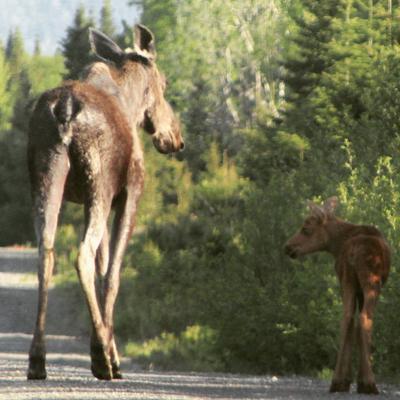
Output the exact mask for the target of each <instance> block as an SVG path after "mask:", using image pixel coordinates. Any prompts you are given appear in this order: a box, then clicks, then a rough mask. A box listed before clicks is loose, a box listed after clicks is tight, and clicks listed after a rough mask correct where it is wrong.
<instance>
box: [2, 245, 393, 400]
mask: <svg viewBox="0 0 400 400" xmlns="http://www.w3.org/2000/svg"><path fill="white" fill-rule="evenodd" d="M36 290H37V282H36V253H35V251H32V250H16V249H0V305H1V313H0V400H3V399H4V400H25V399H29V400H40V399H74V400H100V399H104V400H105V399H119V400H125V399H127V400H128V399H143V400H153V399H154V400H164V399H169V400H186V399H188V400H189V399H190V400H197V399H215V400H224V399H236V400H246V399H266V400H267V399H268V400H272V399H276V400H281V399H282V400H283V399H299V400H310V399H311V400H324V399H329V400H336V399H340V400H347V399H349V400H350V399H357V400H364V399H371V397H369V396H361V395H357V394H355V393H351V394H344V395H343V394H342V395H340V394H333V395H330V394H328V393H327V390H328V386H329V383H328V382H326V381H320V380H314V379H309V378H305V377H285V378H282V377H273V376H246V375H229V374H199V373H193V374H191V373H175V372H169V373H164V372H163V373H159V372H147V371H142V370H140V369H139V368H138V366H137V365H135V364H134V363H132V362H131V361H129V360H124V361H123V372H124V379H123V380H120V381H112V382H102V381H98V380H96V379H95V378H93V377H92V375H91V373H90V361H89V357H88V346H89V345H88V338H87V335H86V331H87V327H83V326H79V324H80V322H79V321H78V322H77V321H75V320H74V317H73V315H74V313H72V312H71V307H72V306H73V307H77V304H78V306H83V304H82V305H79V304H80V303H79V302H78V303H77V302H76V301H75V302H72V303H73V304H71V301H68V293H65V291H64V292H59V290H58V289H56V288H52V289H51V293H50V300H49V301H50V304H49V315H48V329H47V333H48V335H47V351H48V356H47V372H48V378H47V380H45V381H27V380H26V377H25V374H26V369H27V358H28V350H29V345H30V340H31V333H32V330H33V325H34V318H35V313H36V298H37V293H36ZM379 387H380V389H381V395H380V396H379V397H378V398H382V399H399V400H400V386H392V385H379ZM353 390H354V388H353ZM374 398H376V397H374Z"/></svg>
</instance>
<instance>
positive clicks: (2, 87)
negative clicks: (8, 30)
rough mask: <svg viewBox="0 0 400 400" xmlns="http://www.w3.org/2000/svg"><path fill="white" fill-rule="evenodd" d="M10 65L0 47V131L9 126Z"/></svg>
mask: <svg viewBox="0 0 400 400" xmlns="http://www.w3.org/2000/svg"><path fill="white" fill-rule="evenodd" d="M10 75H11V74H10V67H9V65H8V63H7V62H6V58H5V54H4V50H3V49H0V131H4V130H6V129H8V128H9V127H10V118H11V114H12V107H13V106H12V101H11V93H10V91H9V90H8V84H9V79H10Z"/></svg>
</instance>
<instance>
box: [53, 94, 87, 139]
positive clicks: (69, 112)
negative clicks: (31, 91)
mask: <svg viewBox="0 0 400 400" xmlns="http://www.w3.org/2000/svg"><path fill="white" fill-rule="evenodd" d="M81 109H82V105H81V103H80V102H79V100H77V99H76V98H75V97H74V95H73V94H72V93H71V91H70V90H68V88H64V89H63V90H62V92H61V93H60V95H59V97H58V99H57V101H56V102H55V103H54V104H53V106H52V114H53V116H54V119H55V121H56V123H57V126H58V132H59V134H60V137H61V140H62V141H63V143H64V144H65V145H69V143H70V142H71V139H72V127H71V121H72V120H73V119H74V118H75V117H76V116H77V115H78V114H79V112H80V111H81Z"/></svg>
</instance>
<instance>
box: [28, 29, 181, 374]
mask: <svg viewBox="0 0 400 400" xmlns="http://www.w3.org/2000/svg"><path fill="white" fill-rule="evenodd" d="M89 36H90V42H91V45H92V49H93V51H94V52H95V54H96V55H97V56H98V57H99V58H100V59H101V60H102V61H101V62H96V63H94V64H92V65H91V66H89V67H88V69H87V70H86V72H85V74H84V77H83V79H82V80H80V81H69V82H66V83H64V84H63V85H62V86H60V87H58V88H56V89H53V90H49V91H47V92H45V93H44V94H43V95H42V96H41V97H40V98H39V100H38V101H37V103H36V106H35V109H34V111H33V114H32V117H31V120H30V127H29V141H28V167H29V174H30V182H31V192H32V199H33V209H34V224H35V230H36V236H37V242H38V249H39V271H38V276H39V301H38V313H37V320H36V326H35V332H34V336H33V340H32V344H31V348H30V352H29V369H28V378H29V379H45V378H46V368H45V361H46V349H45V338H44V331H45V319H46V309H47V298H48V285H49V280H50V278H51V276H52V272H53V266H54V237H55V234H56V229H57V221H58V214H59V210H60V207H61V203H62V200H63V199H65V200H67V201H73V202H77V203H81V204H83V205H84V214H85V229H84V235H83V239H82V242H81V244H80V247H79V255H78V260H77V264H76V269H77V272H78V275H79V279H80V282H81V286H82V289H83V291H84V294H85V298H86V302H87V305H88V308H89V314H90V318H91V323H92V335H91V343H90V355H91V369H92V373H93V375H94V376H95V377H97V378H98V379H107V380H108V379H112V378H121V373H120V368H119V359H118V352H117V348H116V345H115V340H114V333H113V310H114V304H115V300H116V296H117V292H118V288H119V272H120V266H121V261H122V258H123V255H124V251H125V248H126V246H127V243H128V241H129V238H130V236H131V233H132V231H133V228H134V224H135V215H136V211H137V205H138V201H139V197H140V195H141V193H142V188H143V180H144V167H143V152H142V148H141V144H140V141H139V136H138V127H139V126H142V127H143V128H144V129H145V130H146V131H147V132H148V133H150V134H151V135H152V137H153V143H154V145H155V147H156V148H157V149H158V150H159V151H160V152H161V153H170V152H175V151H178V150H180V149H182V148H183V140H182V137H181V131H180V125H179V121H178V119H177V117H176V116H175V115H174V113H173V111H172V109H171V106H170V105H169V104H168V103H167V101H166V100H165V98H164V91H165V86H166V84H165V78H164V77H163V75H162V74H161V73H160V72H159V71H158V69H157V66H156V64H155V56H156V53H155V47H154V37H153V34H152V33H151V32H150V31H149V30H148V29H147V28H146V27H144V26H142V25H137V26H136V27H135V47H134V49H133V50H126V51H123V50H122V49H121V48H120V47H119V46H118V45H117V44H116V43H114V42H113V41H112V40H111V39H109V38H108V37H107V36H106V35H104V34H103V33H101V32H99V31H97V30H94V29H92V30H91V31H90V33H89ZM111 209H114V211H115V214H114V219H113V226H112V230H111V234H110V239H109V235H108V227H107V220H108V217H109V214H110V211H111ZM96 276H97V278H98V280H97V283H98V287H97V291H98V293H99V294H98V295H97V294H96Z"/></svg>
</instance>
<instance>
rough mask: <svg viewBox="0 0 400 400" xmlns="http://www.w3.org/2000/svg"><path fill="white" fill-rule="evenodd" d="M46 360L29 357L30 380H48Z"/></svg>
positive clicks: (28, 375)
mask: <svg viewBox="0 0 400 400" xmlns="http://www.w3.org/2000/svg"><path fill="white" fill-rule="evenodd" d="M45 364H46V360H45V358H44V357H29V368H28V373H27V378H28V379H46V378H47V373H46V367H45Z"/></svg>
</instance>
